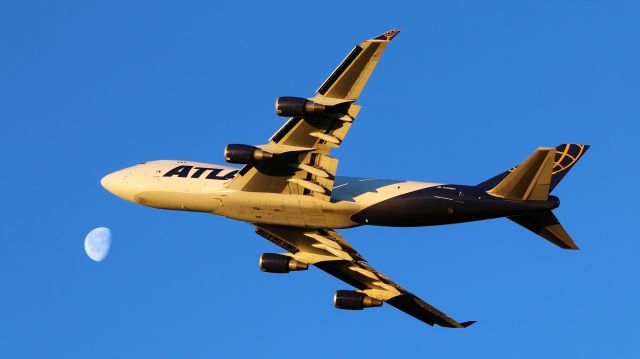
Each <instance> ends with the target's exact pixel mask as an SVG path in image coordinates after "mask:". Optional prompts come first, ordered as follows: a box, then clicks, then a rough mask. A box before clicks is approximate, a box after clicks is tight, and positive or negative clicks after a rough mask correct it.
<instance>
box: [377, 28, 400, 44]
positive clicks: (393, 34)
mask: <svg viewBox="0 0 640 359" xmlns="http://www.w3.org/2000/svg"><path fill="white" fill-rule="evenodd" d="M399 33H400V30H389V31H387V32H385V33H384V34H382V35H380V36H376V37H374V38H373V39H372V40H384V41H391V40H392V39H393V38H394V37H396V35H398V34H399Z"/></svg>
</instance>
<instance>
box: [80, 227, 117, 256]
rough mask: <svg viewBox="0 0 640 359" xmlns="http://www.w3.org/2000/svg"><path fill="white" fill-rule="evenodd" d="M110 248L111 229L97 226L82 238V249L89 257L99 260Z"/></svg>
mask: <svg viewBox="0 0 640 359" xmlns="http://www.w3.org/2000/svg"><path fill="white" fill-rule="evenodd" d="M109 249H111V230H110V229H109V228H106V227H98V228H96V229H94V230H92V231H91V232H89V234H87V237H86V238H85V239H84V251H85V252H87V255H88V256H89V258H91V259H93V260H94V261H96V262H101V261H102V260H103V259H104V258H105V257H106V256H107V254H109Z"/></svg>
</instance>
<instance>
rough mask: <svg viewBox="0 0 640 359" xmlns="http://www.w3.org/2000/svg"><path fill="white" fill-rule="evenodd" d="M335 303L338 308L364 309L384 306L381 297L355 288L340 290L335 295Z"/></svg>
mask: <svg viewBox="0 0 640 359" xmlns="http://www.w3.org/2000/svg"><path fill="white" fill-rule="evenodd" d="M333 305H334V306H335V307H336V308H338V309H346V310H362V309H364V308H370V307H380V306H382V301H381V300H380V299H375V298H371V297H370V296H368V295H366V294H364V293H360V292H356V291H353V290H339V291H336V294H335V295H334V296H333Z"/></svg>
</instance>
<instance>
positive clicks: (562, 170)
mask: <svg viewBox="0 0 640 359" xmlns="http://www.w3.org/2000/svg"><path fill="white" fill-rule="evenodd" d="M588 149H589V145H581V144H574V143H564V144H561V145H560V146H558V147H556V149H555V157H554V159H553V166H552V169H551V180H550V182H549V192H551V191H553V189H554V188H555V187H556V186H557V185H558V183H560V181H561V180H562V179H563V178H564V176H566V174H567V173H569V170H571V168H573V166H574V165H575V164H576V162H578V160H579V159H580V158H581V157H582V156H583V155H584V153H585V152H587V150H588ZM536 152H538V151H536ZM536 152H534V154H535V153H536ZM531 157H533V155H531V156H530V157H529V158H528V159H527V161H528V160H529V159H530V158H531ZM527 161H525V163H526V162H527ZM523 165H524V163H523ZM520 166H522V165H520ZM520 166H516V167H514V168H512V169H510V170H508V171H504V172H502V173H500V174H499V175H497V176H495V177H492V178H490V179H488V180H486V181H484V182H482V183H480V184H479V185H478V187H480V188H483V189H485V190H490V189H492V188H494V187H496V186H497V185H498V184H499V183H500V182H501V181H503V180H504V179H505V178H507V177H508V176H510V175H511V174H512V173H513V172H514V171H515V170H516V169H517V168H519V167H520Z"/></svg>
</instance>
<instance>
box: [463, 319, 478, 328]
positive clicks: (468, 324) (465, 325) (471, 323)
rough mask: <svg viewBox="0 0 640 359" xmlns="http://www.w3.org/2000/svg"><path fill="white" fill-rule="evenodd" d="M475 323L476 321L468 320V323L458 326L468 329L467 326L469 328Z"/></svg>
mask: <svg viewBox="0 0 640 359" xmlns="http://www.w3.org/2000/svg"><path fill="white" fill-rule="evenodd" d="M475 323H476V321H475V320H470V321H468V322H462V323H460V325H462V327H463V328H466V327H468V326H470V325H473V324H475Z"/></svg>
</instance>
